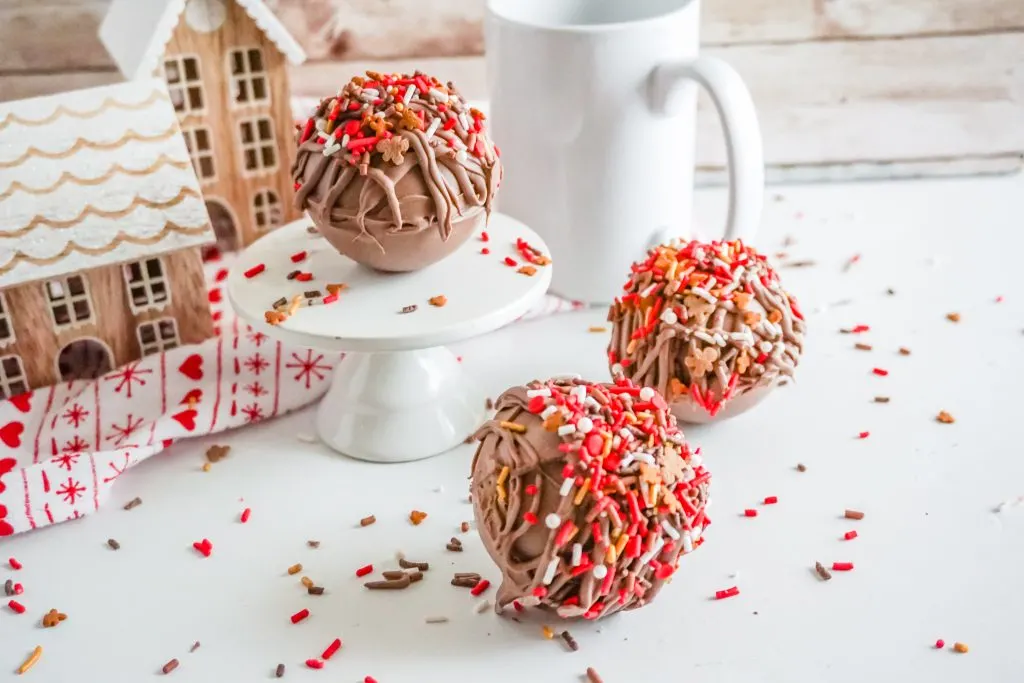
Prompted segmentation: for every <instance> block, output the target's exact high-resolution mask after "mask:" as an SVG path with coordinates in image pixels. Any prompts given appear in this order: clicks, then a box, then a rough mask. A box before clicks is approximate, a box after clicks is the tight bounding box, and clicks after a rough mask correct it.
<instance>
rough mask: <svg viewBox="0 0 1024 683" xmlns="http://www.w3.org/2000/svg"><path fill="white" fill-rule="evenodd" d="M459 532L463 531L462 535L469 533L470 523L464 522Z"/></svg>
mask: <svg viewBox="0 0 1024 683" xmlns="http://www.w3.org/2000/svg"><path fill="white" fill-rule="evenodd" d="M459 531H461V532H462V533H466V532H467V531H469V522H463V523H462V524H460V525H459Z"/></svg>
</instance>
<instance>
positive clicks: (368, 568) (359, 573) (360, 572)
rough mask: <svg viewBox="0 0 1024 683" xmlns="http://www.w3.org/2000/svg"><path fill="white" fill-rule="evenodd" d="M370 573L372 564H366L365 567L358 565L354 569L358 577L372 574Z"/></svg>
mask: <svg viewBox="0 0 1024 683" xmlns="http://www.w3.org/2000/svg"><path fill="white" fill-rule="evenodd" d="M372 573H373V565H372V564H368V565H366V566H365V567H360V568H359V569H357V570H356V576H357V577H359V578H360V579H361V578H363V577H364V576H366V575H367V574H372Z"/></svg>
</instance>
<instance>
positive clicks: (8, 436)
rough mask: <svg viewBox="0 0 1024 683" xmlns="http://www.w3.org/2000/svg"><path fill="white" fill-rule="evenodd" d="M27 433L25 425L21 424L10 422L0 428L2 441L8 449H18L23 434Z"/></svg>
mask: <svg viewBox="0 0 1024 683" xmlns="http://www.w3.org/2000/svg"><path fill="white" fill-rule="evenodd" d="M24 431H25V425H23V424H21V423H20V422H8V423H7V424H5V425H4V426H3V427H0V441H3V442H4V445H5V446H7V447H8V448H17V447H19V446H20V445H21V433H22V432H24Z"/></svg>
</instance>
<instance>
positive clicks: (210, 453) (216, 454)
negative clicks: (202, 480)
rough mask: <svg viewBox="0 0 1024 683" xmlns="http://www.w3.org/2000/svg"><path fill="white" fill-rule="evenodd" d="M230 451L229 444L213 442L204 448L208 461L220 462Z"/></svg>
mask: <svg viewBox="0 0 1024 683" xmlns="http://www.w3.org/2000/svg"><path fill="white" fill-rule="evenodd" d="M230 452H231V446H221V445H218V444H214V445H212V446H210V447H209V448H207V449H206V459H207V460H209V461H210V462H214V463H215V462H220V461H221V460H223V459H224V458H226V457H227V456H228V453H230Z"/></svg>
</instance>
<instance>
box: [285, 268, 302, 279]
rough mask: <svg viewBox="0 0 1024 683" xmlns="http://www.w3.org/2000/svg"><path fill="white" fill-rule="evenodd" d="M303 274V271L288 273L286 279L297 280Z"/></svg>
mask: <svg viewBox="0 0 1024 683" xmlns="http://www.w3.org/2000/svg"><path fill="white" fill-rule="evenodd" d="M301 272H302V271H301V270H293V271H292V272H290V273H288V274H287V275H285V276H284V277H285V279H286V280H294V279H295V278H297V277H298V276H299V273H301Z"/></svg>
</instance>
